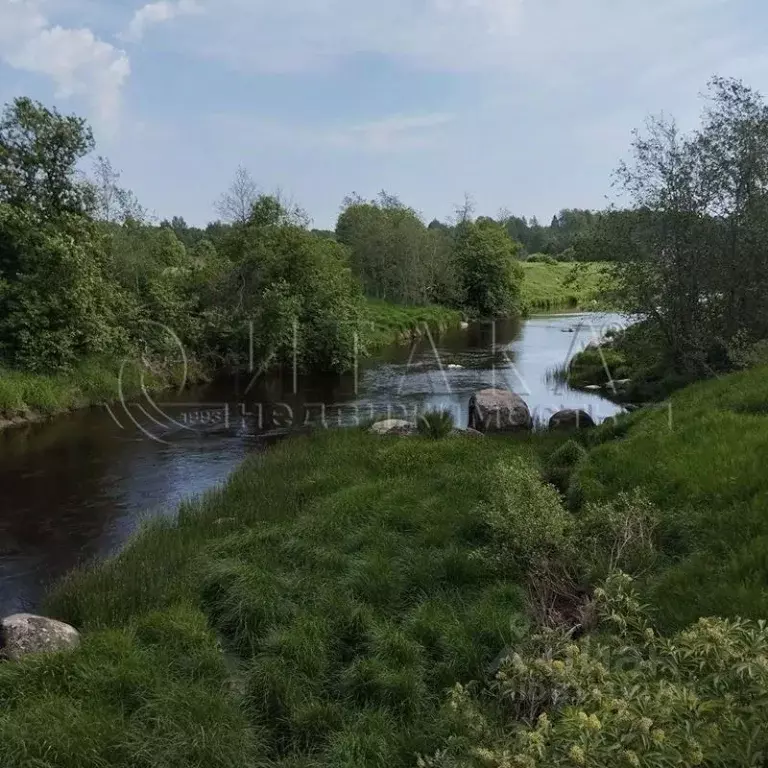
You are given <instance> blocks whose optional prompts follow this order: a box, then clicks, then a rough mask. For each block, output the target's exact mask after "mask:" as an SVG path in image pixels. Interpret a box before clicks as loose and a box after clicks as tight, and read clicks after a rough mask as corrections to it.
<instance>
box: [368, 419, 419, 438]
mask: <svg viewBox="0 0 768 768" xmlns="http://www.w3.org/2000/svg"><path fill="white" fill-rule="evenodd" d="M369 431H370V432H371V434H374V435H399V436H400V437H407V436H408V435H415V434H416V433H417V432H418V431H419V430H418V428H417V427H416V425H415V424H412V423H411V422H410V421H402V420H401V419H385V420H384V421H377V422H376V423H375V424H374V425H373V426H371V428H370V430H369Z"/></svg>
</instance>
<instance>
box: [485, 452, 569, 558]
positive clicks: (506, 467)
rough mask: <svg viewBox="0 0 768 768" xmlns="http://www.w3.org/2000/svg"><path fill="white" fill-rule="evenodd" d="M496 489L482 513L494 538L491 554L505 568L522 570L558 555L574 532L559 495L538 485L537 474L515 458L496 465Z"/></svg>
mask: <svg viewBox="0 0 768 768" xmlns="http://www.w3.org/2000/svg"><path fill="white" fill-rule="evenodd" d="M494 475H495V479H496V487H495V488H494V490H493V494H494V495H493V498H492V500H491V502H490V503H488V504H486V505H484V506H483V507H482V514H483V518H484V520H485V523H486V525H487V526H488V528H489V529H490V533H491V536H492V538H493V545H492V552H493V556H494V557H495V558H496V559H497V562H500V563H501V564H503V566H504V567H505V568H509V567H511V568H523V569H524V570H527V568H528V567H530V566H531V565H533V564H535V563H536V562H538V561H540V560H542V559H545V558H548V557H552V556H556V555H558V554H561V553H562V551H563V549H564V548H565V547H566V546H567V544H568V540H569V536H570V534H571V532H572V530H573V519H572V517H571V516H570V515H569V514H568V512H567V511H566V510H565V509H564V508H563V505H562V504H561V502H560V495H559V494H558V492H557V490H556V489H555V488H554V487H552V486H551V485H545V484H543V483H542V482H541V478H540V476H539V473H538V472H537V471H536V470H535V469H534V468H533V467H532V466H531V465H530V464H529V463H528V462H526V461H524V460H522V459H520V458H519V457H516V458H515V459H514V460H512V461H510V462H508V463H499V464H498V465H497V467H496V470H495V473H494Z"/></svg>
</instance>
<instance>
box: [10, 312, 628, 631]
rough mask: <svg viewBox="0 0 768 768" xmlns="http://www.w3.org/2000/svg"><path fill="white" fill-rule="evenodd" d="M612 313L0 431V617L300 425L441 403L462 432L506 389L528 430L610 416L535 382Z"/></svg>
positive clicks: (550, 319) (522, 326) (404, 412)
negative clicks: (342, 372)
mask: <svg viewBox="0 0 768 768" xmlns="http://www.w3.org/2000/svg"><path fill="white" fill-rule="evenodd" d="M623 324H624V323H623V321H622V319H621V318H620V317H619V316H616V315H610V314H587V315H566V314H563V315H548V316H538V317H532V318H530V319H528V320H527V321H525V322H523V323H518V322H513V321H505V322H499V323H496V324H481V325H475V326H472V327H470V329H469V330H467V331H456V332H452V333H448V334H444V335H443V336H441V337H439V338H430V337H425V338H423V339H421V340H420V341H419V342H418V343H416V344H414V345H413V346H412V347H394V348H390V349H388V350H386V351H385V352H384V353H382V354H381V355H380V356H379V357H377V358H376V359H375V360H369V361H366V362H365V363H363V364H361V366H360V368H359V370H358V371H357V373H356V374H354V373H353V374H350V375H346V376H342V377H339V376H327V375H323V376H308V377H303V376H296V377H294V374H293V372H292V371H286V372H283V373H281V374H275V375H271V376H269V377H268V378H266V379H264V378H261V377H259V378H257V379H256V380H255V381H252V380H251V377H240V378H237V379H236V378H226V379H224V380H222V381H219V382H217V383H215V384H212V385H209V386H207V387H204V388H198V389H195V390H191V391H187V392H184V393H183V394H182V395H179V394H175V393H171V394H168V395H165V396H164V397H163V398H161V399H160V400H159V401H158V402H153V401H151V400H149V399H144V400H142V401H140V402H137V403H135V404H131V405H129V406H126V407H123V406H113V407H112V408H110V409H106V408H94V409H90V410H86V411H81V412H78V413H75V414H71V415H67V416H62V417H60V418H57V419H56V420H54V421H52V422H50V423H45V424H36V425H31V426H29V427H25V428H20V429H12V430H7V431H6V432H4V433H0V616H2V615H7V614H8V613H12V612H16V611H19V610H32V611H33V610H35V608H36V607H38V606H39V603H40V600H41V597H42V595H43V593H44V591H45V589H46V587H47V586H48V585H49V584H50V582H51V581H53V580H55V579H58V578H60V577H61V576H62V575H63V574H64V573H66V572H67V571H68V570H70V569H71V568H73V567H75V566H77V565H78V564H80V563H83V562H85V561H88V560H90V559H92V558H94V557H103V556H106V555H108V554H110V553H113V552H115V551H116V550H117V549H118V548H119V547H120V546H121V545H122V544H123V543H124V542H125V540H126V539H127V538H128V537H129V536H130V535H131V534H132V533H133V532H134V531H135V530H136V528H137V526H138V525H139V524H140V521H141V519H142V518H143V517H146V516H151V515H163V514H173V511H174V510H175V508H176V507H177V506H178V504H179V502H180V501H181V500H182V499H184V498H185V497H188V496H194V495H196V494H200V493H202V492H204V491H206V490H207V489H209V488H211V487H213V486H215V485H217V484H219V483H222V482H223V481H224V480H225V479H226V478H227V476H228V475H229V474H230V472H231V471H232V470H233V469H234V468H235V467H236V466H237V465H238V464H239V463H240V462H241V461H242V460H243V458H245V456H247V455H248V453H250V452H253V451H261V450H264V449H265V448H266V447H268V446H269V445H270V444H271V443H272V442H274V440H276V439H280V438H281V437H282V436H284V435H286V434H289V433H290V432H291V431H293V430H297V429H303V428H318V427H320V428H322V427H327V428H334V427H338V426H349V425H352V424H354V423H355V422H356V421H359V420H363V419H367V418H370V417H371V416H372V415H374V414H380V413H386V412H390V413H391V414H392V415H393V416H394V417H398V418H403V417H408V418H413V416H414V413H415V412H416V411H424V410H429V409H432V408H435V407H448V408H451V409H452V410H453V412H454V413H455V414H456V417H457V420H458V421H459V422H460V423H461V425H462V426H466V421H467V407H468V403H469V398H470V396H471V395H472V393H473V392H475V391H477V390H478V389H483V388H485V387H489V386H500V387H507V388H510V389H513V390H514V391H515V392H518V393H519V394H521V395H522V396H523V397H524V399H525V400H526V402H527V403H528V404H529V406H530V408H531V410H532V412H533V413H534V416H535V417H536V418H537V420H538V421H539V422H544V423H545V422H546V421H548V419H549V417H550V416H551V415H552V413H554V412H556V411H558V410H560V409H562V408H583V409H585V410H587V411H588V412H589V413H590V414H591V415H592V416H593V418H594V419H595V420H596V421H602V420H603V419H605V418H607V417H610V416H612V415H614V414H615V413H616V412H617V411H618V410H619V408H618V407H617V406H616V405H614V404H613V403H611V402H609V401H608V400H606V399H604V398H602V397H601V396H600V395H599V394H589V393H586V394H585V393H582V392H576V391H573V390H571V389H570V388H569V387H568V386H567V385H558V384H555V383H553V382H552V381H551V379H550V378H549V377H548V376H547V374H548V372H550V371H551V370H552V369H553V368H555V367H558V366H560V365H563V364H564V363H566V362H567V360H568V359H569V358H570V356H572V354H573V353H575V352H576V351H578V350H579V349H581V348H583V347H584V346H585V345H586V344H587V343H589V342H590V341H591V340H594V339H596V338H598V337H600V336H601V335H602V333H604V331H605V330H607V329H608V328H609V327H615V326H616V325H623Z"/></svg>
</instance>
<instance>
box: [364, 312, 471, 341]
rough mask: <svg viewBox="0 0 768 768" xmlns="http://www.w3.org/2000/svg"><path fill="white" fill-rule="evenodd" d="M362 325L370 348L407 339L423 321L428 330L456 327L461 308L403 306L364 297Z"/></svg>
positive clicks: (460, 316)
mask: <svg viewBox="0 0 768 768" xmlns="http://www.w3.org/2000/svg"><path fill="white" fill-rule="evenodd" d="M366 316H367V318H366V327H365V328H364V329H363V333H362V335H363V336H364V338H365V339H366V344H367V346H368V348H369V349H370V350H376V349H380V348H381V347H385V346H387V345H389V344H395V343H399V342H402V341H403V340H410V339H411V338H412V335H413V334H414V333H422V332H423V330H422V329H423V327H424V324H425V323H426V324H427V326H428V327H429V330H430V333H435V334H437V333H441V332H443V331H447V330H450V329H455V328H458V327H459V324H460V323H461V321H462V320H463V316H462V314H461V312H459V311H458V310H454V309H448V308H447V307H440V306H435V305H433V306H426V307H405V306H401V305H398V304H389V303H387V302H385V301H377V300H375V299H368V300H367V302H366Z"/></svg>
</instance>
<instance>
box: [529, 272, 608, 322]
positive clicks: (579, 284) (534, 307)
mask: <svg viewBox="0 0 768 768" xmlns="http://www.w3.org/2000/svg"><path fill="white" fill-rule="evenodd" d="M523 270H524V274H525V279H524V281H523V288H522V296H521V299H522V304H523V307H524V309H525V311H526V312H533V311H547V310H554V309H585V310H586V309H593V308H597V307H599V308H601V309H604V308H605V307H606V303H605V299H604V298H603V297H602V296H601V295H600V294H601V291H602V290H603V289H606V288H610V277H609V274H610V272H609V270H610V267H609V266H607V265H605V264H603V263H591V262H578V263H570V262H569V263H565V262H558V263H555V264H546V263H541V262H534V263H525V262H523Z"/></svg>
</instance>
